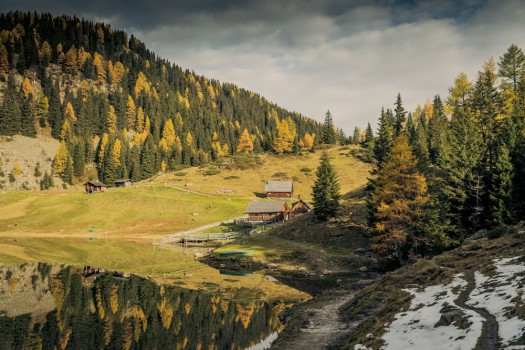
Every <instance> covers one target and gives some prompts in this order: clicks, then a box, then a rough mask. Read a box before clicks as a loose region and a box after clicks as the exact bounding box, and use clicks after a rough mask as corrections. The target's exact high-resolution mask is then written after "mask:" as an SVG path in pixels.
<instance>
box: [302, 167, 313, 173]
mask: <svg viewBox="0 0 525 350" xmlns="http://www.w3.org/2000/svg"><path fill="white" fill-rule="evenodd" d="M301 172H303V173H305V174H308V173H311V172H312V169H310V168H301Z"/></svg>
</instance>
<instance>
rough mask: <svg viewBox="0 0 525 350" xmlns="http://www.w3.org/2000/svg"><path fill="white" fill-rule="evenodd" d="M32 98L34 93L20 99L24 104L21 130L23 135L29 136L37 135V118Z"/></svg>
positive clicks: (22, 104)
mask: <svg viewBox="0 0 525 350" xmlns="http://www.w3.org/2000/svg"><path fill="white" fill-rule="evenodd" d="M32 100H33V97H32V95H29V96H28V97H27V98H23V99H21V101H20V103H21V106H22V108H21V110H22V112H21V125H20V129H21V130H20V131H21V133H22V135H24V136H29V137H35V136H36V128H35V120H34V117H33V111H32V108H31V105H32Z"/></svg>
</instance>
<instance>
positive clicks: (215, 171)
mask: <svg viewBox="0 0 525 350" xmlns="http://www.w3.org/2000/svg"><path fill="white" fill-rule="evenodd" d="M220 172H221V171H220V170H219V169H208V170H206V171H205V172H204V173H203V175H204V176H211V175H217V174H220Z"/></svg>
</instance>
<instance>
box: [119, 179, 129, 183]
mask: <svg viewBox="0 0 525 350" xmlns="http://www.w3.org/2000/svg"><path fill="white" fill-rule="evenodd" d="M121 182H131V180H130V179H118V180H115V183H121Z"/></svg>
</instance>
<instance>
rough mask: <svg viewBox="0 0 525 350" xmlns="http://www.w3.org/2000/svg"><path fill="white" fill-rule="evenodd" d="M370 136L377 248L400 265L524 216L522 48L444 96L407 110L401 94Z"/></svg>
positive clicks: (493, 231) (513, 48)
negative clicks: (376, 132) (414, 109)
mask: <svg viewBox="0 0 525 350" xmlns="http://www.w3.org/2000/svg"><path fill="white" fill-rule="evenodd" d="M394 106H395V108H394V110H391V109H386V110H385V109H383V110H382V112H381V117H380V119H379V123H378V135H377V136H375V137H374V139H373V140H371V139H369V140H368V141H365V146H366V147H367V149H369V150H371V151H372V152H373V155H374V158H375V161H376V167H375V170H374V176H373V179H372V180H371V182H370V185H371V195H370V197H369V209H370V216H369V218H370V225H371V228H372V229H373V232H374V250H375V251H376V253H378V254H379V255H382V256H394V257H396V258H397V259H398V260H399V261H400V262H401V263H403V262H404V261H406V260H407V259H409V258H410V256H420V255H424V254H428V253H431V252H439V251H441V250H443V249H447V248H450V247H454V246H456V245H458V244H459V243H461V242H462V241H463V240H464V239H465V237H467V236H469V235H471V234H472V233H474V232H477V231H479V230H481V229H486V230H488V233H487V234H488V235H489V236H490V235H494V236H497V234H498V229H497V228H498V227H501V226H504V225H510V224H512V223H514V222H516V221H519V220H523V219H525V114H524V113H525V54H524V53H523V51H522V50H521V49H520V48H518V47H517V46H515V45H512V46H510V47H509V48H508V50H507V51H506V52H505V53H504V54H503V55H502V56H501V57H500V58H499V61H497V62H496V61H494V60H493V59H489V60H488V61H487V62H486V63H485V65H484V66H483V67H482V69H481V70H480V71H479V72H478V74H477V76H476V77H475V78H474V79H473V80H472V81H471V80H470V79H469V78H468V77H467V75H466V74H464V73H460V74H459V75H458V76H457V78H456V79H455V81H454V83H453V85H452V87H451V88H450V89H449V95H448V96H447V98H446V99H442V98H441V97H440V96H435V97H434V99H433V101H432V102H431V101H427V103H426V104H425V105H424V106H423V107H418V108H417V109H416V111H415V112H414V113H408V112H407V111H406V110H405V109H404V107H403V103H402V99H401V95H398V96H397V100H396V102H395V104H394Z"/></svg>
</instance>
